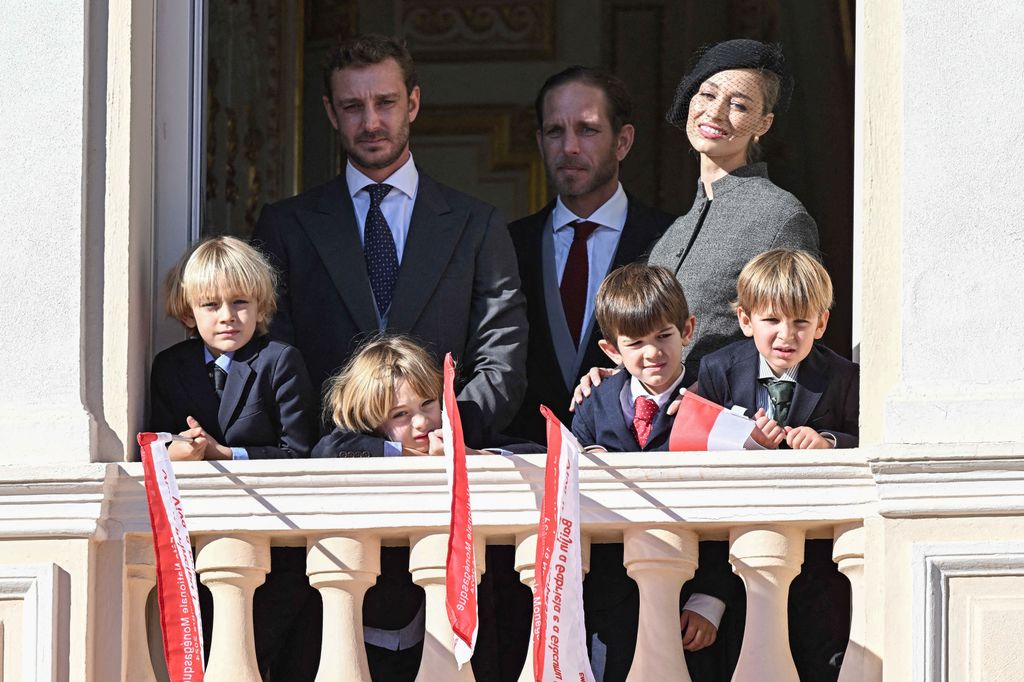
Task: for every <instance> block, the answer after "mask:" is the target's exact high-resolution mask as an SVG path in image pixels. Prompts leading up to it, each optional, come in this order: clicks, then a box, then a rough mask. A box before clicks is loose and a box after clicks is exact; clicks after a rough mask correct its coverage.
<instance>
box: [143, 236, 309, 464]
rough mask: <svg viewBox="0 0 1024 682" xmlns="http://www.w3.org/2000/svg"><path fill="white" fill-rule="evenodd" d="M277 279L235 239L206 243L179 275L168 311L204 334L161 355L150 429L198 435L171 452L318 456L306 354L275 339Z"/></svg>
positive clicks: (176, 455)
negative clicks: (273, 318)
mask: <svg viewBox="0 0 1024 682" xmlns="http://www.w3.org/2000/svg"><path fill="white" fill-rule="evenodd" d="M274 286H275V282H274V275H273V271H272V270H271V269H270V267H269V266H268V265H267V262H266V261H265V260H264V258H263V257H262V256H261V255H260V254H259V252H258V251H256V250H255V249H254V248H252V247H251V246H249V245H248V244H246V243H245V242H242V241H240V240H238V239H235V238H233V237H214V238H212V239H208V240H206V241H204V242H202V243H200V244H199V245H198V246H197V247H196V248H195V249H193V250H192V251H191V253H189V254H186V256H185V257H184V258H182V260H181V262H179V264H178V265H177V266H176V267H175V269H174V270H173V271H172V272H171V273H170V274H169V276H168V278H167V312H168V314H169V315H170V316H172V317H174V318H175V319H177V320H178V321H179V322H181V323H182V324H183V325H184V326H185V328H186V329H188V330H189V331H190V332H191V333H192V334H193V335H194V336H193V338H191V339H188V340H186V341H182V342H181V343H178V344H175V345H174V346H171V347H170V348H168V349H166V350H164V351H162V352H161V353H159V354H158V355H157V356H156V358H155V359H154V360H153V372H152V378H151V381H150V409H151V414H150V421H149V428H150V430H152V431H168V432H172V433H174V432H180V435H182V436H186V437H189V438H192V439H193V441H192V442H191V443H187V442H182V441H175V442H173V443H171V445H170V447H168V449H167V451H168V454H169V455H170V457H171V459H174V460H188V459H191V460H199V459H268V458H284V457H288V458H291V457H308V456H309V451H310V449H311V448H312V447H313V444H314V443H315V442H316V438H317V435H318V433H317V411H316V404H317V401H316V394H315V393H314V392H313V389H312V386H311V384H310V382H309V376H308V375H307V374H306V366H305V364H304V363H303V361H302V356H301V355H300V354H299V352H298V351H297V350H296V349H295V348H292V347H291V346H289V345H287V344H284V343H280V342H278V341H271V340H270V339H269V338H268V337H267V336H265V334H266V331H267V325H268V324H269V322H270V317H271V315H273V313H274V310H275V308H276V305H275V299H274Z"/></svg>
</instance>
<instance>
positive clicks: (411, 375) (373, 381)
mask: <svg viewBox="0 0 1024 682" xmlns="http://www.w3.org/2000/svg"><path fill="white" fill-rule="evenodd" d="M400 381H405V382H407V383H408V384H409V388H411V389H412V390H413V391H414V392H415V393H416V394H417V395H419V396H421V397H423V398H434V399H440V397H441V389H442V386H443V382H444V379H443V376H442V374H441V369H440V368H439V367H438V366H437V362H435V360H434V358H432V357H431V356H430V353H428V352H427V351H426V349H424V348H423V346H421V345H419V344H418V343H416V342H415V341H413V340H412V339H410V338H408V337H406V336H398V335H386V336H378V337H375V338H372V339H370V340H369V341H367V342H366V343H364V344H363V345H362V346H360V347H359V350H357V351H356V353H355V355H353V356H352V358H351V359H350V360H349V361H348V363H347V364H346V365H345V367H344V368H342V370H341V372H339V373H338V374H337V375H336V376H334V377H333V378H332V379H331V380H330V383H329V384H328V387H327V397H326V403H327V404H326V412H327V415H328V416H329V417H330V418H331V419H332V420H333V421H334V423H335V424H336V425H337V426H338V427H340V428H342V429H345V430H347V431H357V432H361V433H377V432H378V429H380V427H381V426H382V425H383V424H384V422H386V421H387V419H388V413H389V412H390V411H391V408H392V407H393V406H394V403H395V388H396V387H397V386H398V383H399V382H400Z"/></svg>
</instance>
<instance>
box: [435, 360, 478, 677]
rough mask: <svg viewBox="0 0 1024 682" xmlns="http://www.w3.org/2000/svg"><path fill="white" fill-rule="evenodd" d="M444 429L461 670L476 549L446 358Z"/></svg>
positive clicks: (471, 637)
mask: <svg viewBox="0 0 1024 682" xmlns="http://www.w3.org/2000/svg"><path fill="white" fill-rule="evenodd" d="M442 403H443V404H442V410H441V428H442V430H443V432H444V456H445V468H446V469H447V470H448V490H449V494H450V497H451V521H450V522H449V526H448V558H447V560H446V562H445V590H446V592H445V595H446V596H445V608H446V610H447V611H448V622H449V623H451V625H452V635H453V637H454V642H453V644H454V646H453V647H452V648H453V650H454V652H455V661H456V663H458V665H459V670H461V669H462V666H463V665H465V664H466V663H467V662H468V661H469V659H470V658H472V657H473V649H474V648H476V635H477V601H476V554H475V552H474V548H473V511H472V509H471V507H470V503H469V474H468V473H467V471H466V443H465V442H464V441H463V437H462V420H461V419H460V418H459V406H458V403H457V402H456V401H455V362H454V361H453V360H452V354H451V353H448V354H447V355H445V357H444V395H443V397H442Z"/></svg>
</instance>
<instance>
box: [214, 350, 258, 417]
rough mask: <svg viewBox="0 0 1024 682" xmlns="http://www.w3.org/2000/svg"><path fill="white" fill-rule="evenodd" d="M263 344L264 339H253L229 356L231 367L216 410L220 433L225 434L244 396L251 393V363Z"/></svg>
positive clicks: (252, 378)
mask: <svg viewBox="0 0 1024 682" xmlns="http://www.w3.org/2000/svg"><path fill="white" fill-rule="evenodd" d="M265 345H266V340H265V339H253V340H252V341H250V342H249V343H247V344H245V347H243V348H240V349H239V350H238V352H236V353H235V355H234V356H233V357H232V358H231V369H230V371H228V380H227V383H225V384H224V395H222V396H221V399H220V409H219V410H218V411H217V422H218V423H219V424H220V430H221V432H222V433H225V434H226V433H227V432H228V429H229V428H231V425H232V424H234V422H235V419H236V418H237V417H238V413H239V412H240V411H241V409H242V406H243V404H244V400H245V397H246V396H248V395H249V394H250V393H251V391H250V390H249V389H250V383H251V382H252V381H253V380H255V378H256V377H255V374H256V373H255V372H254V371H253V369H252V366H251V363H252V362H253V360H255V359H256V358H257V357H259V351H260V349H261V348H263V346H265Z"/></svg>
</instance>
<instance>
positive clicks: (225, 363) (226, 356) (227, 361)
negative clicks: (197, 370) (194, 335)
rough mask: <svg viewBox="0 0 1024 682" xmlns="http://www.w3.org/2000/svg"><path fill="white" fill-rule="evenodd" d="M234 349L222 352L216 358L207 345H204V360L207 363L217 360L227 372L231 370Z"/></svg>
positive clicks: (218, 364)
mask: <svg viewBox="0 0 1024 682" xmlns="http://www.w3.org/2000/svg"><path fill="white" fill-rule="evenodd" d="M234 354H235V352H234V351H228V352H227V353H221V354H220V355H218V356H217V358H216V360H215V359H214V357H213V353H211V352H210V349H209V348H207V347H206V346H205V345H204V346H203V362H205V363H206V364H207V365H208V364H210V363H211V362H215V363H216V364H217V366H218V367H220V368H221V369H222V370H224V371H225V372H230V371H231V358H232V357H233V356H234Z"/></svg>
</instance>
